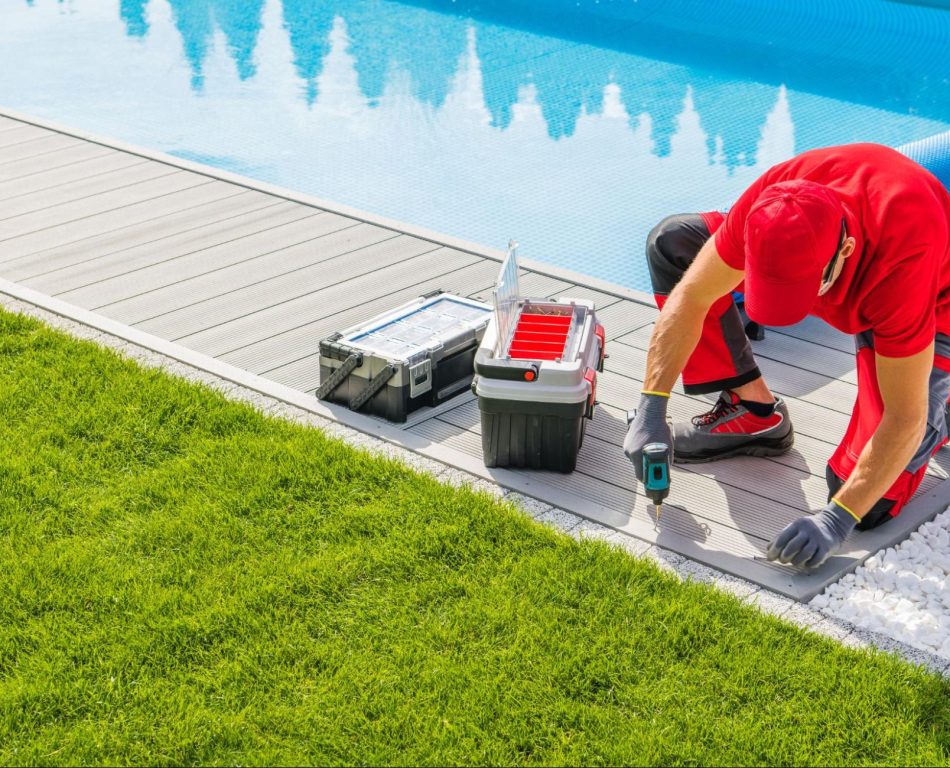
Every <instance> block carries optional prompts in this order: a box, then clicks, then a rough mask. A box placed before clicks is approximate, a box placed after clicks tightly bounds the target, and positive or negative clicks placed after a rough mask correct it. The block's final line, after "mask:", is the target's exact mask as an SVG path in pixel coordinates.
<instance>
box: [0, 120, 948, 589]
mask: <svg viewBox="0 0 950 768" xmlns="http://www.w3.org/2000/svg"><path fill="white" fill-rule="evenodd" d="M342 210H344V209H342V208H339V207H336V206H332V205H327V204H322V205H321V204H316V203H314V201H312V200H310V199H308V198H306V197H303V196H300V195H296V194H295V193H292V192H289V191H286V190H284V191H281V190H275V189H273V188H269V187H266V186H264V185H258V184H256V183H255V182H252V181H250V180H245V179H239V178H236V177H232V176H229V175H227V174H221V173H220V172H218V171H215V170H213V169H210V168H207V169H205V168H202V167H199V166H195V165H193V164H190V163H184V162H181V161H177V160H175V159H173V158H167V157H164V156H160V155H156V154H153V153H149V152H145V151H141V150H135V149H134V148H128V147H122V146H120V145H117V144H115V143H112V142H103V141H101V140H96V139H94V138H92V137H86V136H82V135H79V134H75V133H74V132H67V131H65V130H64V129H58V128H54V127H50V126H48V125H45V124H40V123H39V122H38V121H32V120H30V121H28V120H27V119H25V118H23V117H22V116H0V278H2V279H3V280H5V281H9V283H11V284H15V285H17V286H22V287H23V288H25V289H27V290H29V291H32V292H37V294H36V295H42V296H47V297H52V299H53V300H55V302H56V306H57V307H60V308H62V307H66V308H67V309H66V310H62V309H60V311H65V312H68V308H69V307H75V308H77V309H78V310H85V311H86V312H91V313H94V315H95V316H97V317H103V318H106V319H108V320H109V321H110V322H111V323H113V327H115V326H114V324H115V323H119V324H121V325H122V326H123V327H128V328H131V329H135V330H136V331H137V332H139V338H142V337H141V333H142V332H144V333H146V334H149V335H150V337H154V338H157V339H162V340H165V341H166V342H173V343H174V345H177V347H178V348H181V349H183V350H188V351H189V360H191V361H194V360H195V359H198V360H201V359H205V358H207V359H208V360H212V359H213V360H215V361H218V363H224V364H227V365H229V366H233V367H234V368H235V369H240V370H242V371H246V372H249V373H250V374H254V375H257V376H259V377H262V380H266V381H269V382H275V383H276V384H278V385H283V386H284V387H288V388H291V389H293V390H296V391H299V392H302V393H310V394H312V393H313V392H314V390H315V389H316V388H317V386H318V384H319V361H318V355H317V343H318V341H319V339H320V338H322V337H323V336H326V335H328V334H329V333H331V332H333V331H335V330H340V329H343V328H345V327H347V326H351V325H354V324H356V323H359V322H361V321H362V320H365V319H367V318H369V317H371V316H373V315H375V314H378V313H379V312H381V311H383V310H385V309H388V308H391V307H393V306H395V305H397V304H399V303H401V302H404V301H407V300H409V299H411V298H413V297H416V296H419V295H421V294H423V293H426V292H428V291H430V290H433V289H436V288H439V289H442V290H446V291H452V292H455V293H459V294H463V295H467V296H473V297H478V298H483V299H487V298H488V297H489V296H490V290H491V286H492V284H493V282H494V280H495V278H496V276H497V273H498V269H499V262H498V254H497V253H495V252H493V251H486V250H483V249H480V248H478V247H475V246H472V247H466V246H464V245H460V244H459V243H457V242H455V241H453V240H451V239H450V238H447V237H441V236H439V235H437V234H434V233H426V232H421V231H420V230H417V229H414V228H412V227H409V226H405V227H400V226H398V225H394V224H393V223H391V222H387V223H380V221H379V220H374V219H372V217H369V216H359V215H358V214H354V213H353V212H351V211H345V212H341V211H342ZM632 250H635V248H633V249H632ZM520 280H521V287H522V292H523V293H527V294H530V295H532V296H536V297H542V296H544V297H554V296H574V297H579V298H588V299H593V300H594V301H595V302H596V305H597V310H598V316H599V317H600V319H601V321H602V322H603V324H604V325H605V327H606V330H607V337H608V345H607V346H608V349H607V351H608V354H609V358H608V360H607V366H606V371H605V372H604V374H602V376H601V377H600V379H599V382H598V397H599V399H600V406H599V408H598V409H597V413H596V416H595V418H594V420H593V422H592V423H591V424H590V425H589V428H588V432H587V437H586V439H585V442H584V446H583V449H582V450H581V453H580V456H579V465H578V469H577V470H576V471H575V472H574V473H572V474H568V475H562V474H557V473H551V472H531V471H515V470H487V469H485V467H484V466H483V465H482V463H481V444H480V435H479V416H478V407H477V403H476V402H475V401H474V400H473V398H472V396H471V395H469V394H465V395H460V396H459V397H457V398H456V399H454V400H453V401H451V402H450V403H448V404H445V405H443V406H441V407H439V408H438V409H434V410H433V409H423V410H422V411H420V412H417V413H416V414H414V415H413V417H412V418H411V419H410V420H409V422H408V423H407V424H406V425H401V426H398V427H397V426H395V425H388V424H383V423H380V424H378V425H377V426H375V427H373V428H372V430H371V431H374V432H376V433H377V434H380V435H382V436H384V437H386V438H387V439H390V440H393V441H395V442H400V443H403V444H404V445H407V446H408V447H410V448H412V449H414V450H418V451H420V452H422V453H425V454H426V455H429V456H432V457H435V458H438V459H439V460H441V461H444V462H446V463H450V464H453V465H455V466H459V467H461V468H463V469H466V470H469V471H472V472H475V473H476V474H480V475H482V476H484V477H487V478H491V479H494V480H495V481H497V482H499V483H500V484H502V485H504V486H506V487H509V488H513V489H515V490H518V491H521V492H523V493H527V494H528V495H530V496H533V497H535V498H538V499H540V500H542V501H544V502H547V503H550V504H552V505H555V506H558V507H561V508H565V509H568V510H570V511H572V512H574V513H577V514H579V515H581V516H583V517H586V518H589V519H592V520H594V521H597V522H599V523H602V524H606V525H608V526H611V527H613V528H615V529H617V530H618V531H621V532H622V533H625V534H629V535H633V536H637V537H639V538H642V539H645V540H647V541H650V542H654V543H657V544H659V545H661V546H663V547H666V548H668V549H671V550H673V551H676V552H679V553H681V554H685V555H687V556H689V557H692V558H694V559H696V560H699V561H701V562H704V563H707V564H710V565H713V566H715V567H717V568H720V569H722V570H725V571H728V572H731V573H734V574H737V575H740V576H743V577H745V578H748V579H751V580H753V581H756V582H758V583H760V584H763V585H765V586H767V587H770V588H772V589H774V590H777V591H779V592H782V593H784V594H788V595H790V596H793V597H796V598H799V599H804V598H807V597H809V596H810V595H812V594H814V593H815V592H816V591H817V590H819V589H820V588H821V587H822V586H823V585H824V584H826V583H827V582H828V581H830V580H833V579H834V578H836V577H837V576H838V575H840V574H841V573H842V572H843V571H845V570H848V569H850V568H853V567H854V566H855V565H856V564H857V563H858V562H859V561H860V560H862V559H863V558H864V557H866V556H867V554H868V553H869V552H870V551H874V550H876V549H877V548H879V547H880V546H884V545H887V544H890V543H892V542H893V541H895V540H898V539H900V538H903V537H904V536H906V535H907V533H908V532H909V531H910V530H911V529H912V528H914V527H916V526H917V525H919V524H920V522H922V521H923V520H925V519H927V518H929V517H931V516H932V515H933V514H935V513H936V511H938V508H942V507H943V506H946V503H947V498H946V496H947V493H948V488H947V486H948V484H944V483H942V482H941V481H942V480H943V479H944V478H946V477H947V474H946V472H945V471H944V469H943V468H942V467H940V466H938V464H937V463H936V462H933V463H932V464H931V467H930V471H929V474H928V476H927V478H926V480H925V482H924V486H923V488H922V490H921V491H920V492H919V494H918V500H917V502H915V504H914V505H913V506H912V507H911V508H909V509H908V511H907V512H906V513H905V514H904V515H902V516H901V517H900V518H898V519H897V520H895V521H893V522H892V523H890V524H889V525H888V526H885V527H884V529H882V530H881V531H879V532H875V533H873V534H863V535H860V536H854V537H852V540H851V542H850V545H849V546H850V548H849V550H848V551H847V552H845V553H844V554H842V555H839V556H837V557H835V558H833V559H832V560H831V561H829V563H827V564H826V565H825V566H824V567H823V568H822V569H820V570H819V571H818V572H817V573H815V574H807V575H806V574H797V573H795V572H794V571H792V570H790V569H788V568H786V567H783V566H777V565H774V564H771V563H768V562H765V561H764V560H763V559H761V558H762V555H763V551H764V547H765V544H766V542H767V541H768V539H769V538H770V537H771V536H773V535H774V534H775V533H776V532H777V531H778V530H780V529H781V528H782V527H783V526H784V525H785V524H786V523H788V522H790V521H791V520H793V519H795V518H796V517H798V516H799V515H801V514H802V512H803V511H806V510H809V509H814V508H817V507H821V506H823V505H824V503H825V496H826V490H825V482H824V462H825V460H826V459H827V457H828V456H829V454H830V453H831V451H832V450H833V448H834V445H835V443H836V442H837V440H838V438H839V437H840V435H841V434H843V432H844V429H845V425H846V423H847V420H848V416H849V413H850V410H851V406H852V403H853V401H854V396H855V378H854V370H853V359H852V351H851V350H852V347H851V340H850V339H849V338H847V337H845V336H843V335H841V334H838V333H837V332H835V331H833V330H832V329H830V328H829V327H827V326H825V325H823V324H821V323H819V322H817V321H815V322H812V321H806V322H805V323H802V324H800V325H798V326H795V327H793V328H790V329H783V330H782V331H781V332H779V331H776V330H771V329H770V330H769V331H768V333H767V335H766V339H765V340H764V341H762V342H757V343H756V344H755V351H756V353H757V356H758V358H759V361H760V365H761V368H762V369H763V371H764V373H765V375H766V378H767V380H768V381H769V383H770V385H771V386H772V388H773V389H774V390H775V391H777V392H779V393H781V394H782V395H783V396H784V397H785V398H786V399H787V400H788V401H789V409H790V411H791V414H792V417H793V419H794V422H795V425H796V429H797V441H796V445H795V448H794V449H793V450H792V451H791V452H790V453H789V454H787V455H786V456H782V457H779V458H776V459H750V458H736V459H730V460H727V461H721V462H717V463H714V464H708V465H694V466H691V467H688V468H684V469H680V468H677V469H676V470H674V473H673V479H672V482H673V485H672V493H671V495H670V498H669V500H668V503H667V504H666V505H665V507H664V513H663V517H662V519H661V521H660V523H659V525H657V524H656V522H655V521H654V518H653V516H652V507H651V506H649V505H648V502H647V500H646V499H645V498H644V496H643V495H642V493H640V492H639V490H638V488H637V484H636V482H635V478H634V474H633V471H632V467H631V466H630V464H629V462H628V461H627V460H626V459H625V457H624V455H623V453H622V451H621V448H620V446H621V442H622V439H623V435H624V432H625V429H626V423H625V412H626V410H627V409H628V408H631V407H633V406H634V405H635V404H636V401H637V399H638V392H639V390H640V388H641V380H640V377H641V375H642V372H643V369H644V363H645V356H646V352H645V350H646V347H647V342H648V340H649V336H650V332H651V329H652V325H653V321H654V318H655V316H656V310H655V309H654V308H653V307H652V306H651V305H649V304H648V303H646V302H645V301H637V300H636V296H635V295H634V294H632V293H631V292H630V291H627V290H625V289H622V288H613V287H611V286H606V285H603V284H600V283H594V282H593V281H589V280H586V279H584V278H583V277H581V276H579V275H573V276H572V275H570V274H566V273H564V272H563V271H559V270H549V269H545V268H543V267H540V266H538V265H536V264H534V263H532V266H531V268H528V269H523V270H522V274H521V278H520ZM8 292H10V291H8ZM312 405H313V407H314V409H316V410H320V411H321V412H325V413H330V414H331V415H333V416H334V417H335V418H338V419H340V420H343V421H349V422H351V423H355V424H356V425H357V426H360V425H362V428H365V427H366V424H367V423H369V421H371V420H368V419H366V418H365V417H363V418H361V419H360V418H354V417H352V416H351V415H350V414H348V412H346V411H344V410H342V409H340V408H330V409H327V408H326V406H324V405H322V404H319V403H318V402H317V401H316V400H315V399H314V400H313V403H312ZM709 407H710V405H709V401H708V400H704V399H701V398H693V397H689V396H686V395H684V394H683V393H682V391H679V393H678V395H677V396H676V397H674V398H673V400H672V413H673V416H674V417H675V418H679V419H682V418H687V417H689V416H691V415H694V414H695V413H697V412H700V411H703V410H707V409H708V408H709ZM939 460H940V461H941V462H942V461H944V460H945V459H944V458H943V457H942V456H941V457H940V459H939Z"/></svg>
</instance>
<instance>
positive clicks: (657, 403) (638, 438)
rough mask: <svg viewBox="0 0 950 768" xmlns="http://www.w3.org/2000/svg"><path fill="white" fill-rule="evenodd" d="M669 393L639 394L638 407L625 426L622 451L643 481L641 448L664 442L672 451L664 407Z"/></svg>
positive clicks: (671, 436) (639, 478) (668, 399)
mask: <svg viewBox="0 0 950 768" xmlns="http://www.w3.org/2000/svg"><path fill="white" fill-rule="evenodd" d="M669 402H670V397H669V395H657V394H653V393H650V392H644V393H643V394H642V395H640V407H639V408H637V410H636V411H635V414H636V415H635V416H634V417H633V419H631V421H630V426H629V427H628V428H627V436H626V437H625V438H624V441H623V452H624V453H625V454H627V458H628V459H630V461H632V462H633V471H634V472H636V473H637V480H639V481H640V482H643V449H644V448H645V447H646V446H647V445H649V444H650V443H666V444H667V445H668V446H669V448H670V453H671V454H672V451H673V433H672V431H671V430H670V425H669V424H667V423H666V407H667V405H668V404H669Z"/></svg>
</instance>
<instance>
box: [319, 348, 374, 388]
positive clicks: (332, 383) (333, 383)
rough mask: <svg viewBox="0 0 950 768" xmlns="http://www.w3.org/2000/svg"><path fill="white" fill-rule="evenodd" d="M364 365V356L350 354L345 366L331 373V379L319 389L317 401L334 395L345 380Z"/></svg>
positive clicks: (354, 353)
mask: <svg viewBox="0 0 950 768" xmlns="http://www.w3.org/2000/svg"><path fill="white" fill-rule="evenodd" d="M362 364H363V356H362V355H360V354H357V353H356V352H353V353H352V354H350V355H349V356H348V357H347V358H346V359H345V360H344V361H343V365H341V366H340V367H339V368H337V369H336V370H335V371H334V372H333V373H331V374H330V377H329V378H328V379H327V380H326V381H325V382H323V384H321V385H320V387H319V388H318V389H317V399H318V400H326V399H327V398H328V397H329V396H330V395H332V394H333V392H334V390H335V389H336V388H337V387H339V386H340V384H342V383H343V381H344V379H346V377H347V376H349V375H350V374H351V373H352V372H353V370H354V369H356V368H359V367H360V366H361V365H362Z"/></svg>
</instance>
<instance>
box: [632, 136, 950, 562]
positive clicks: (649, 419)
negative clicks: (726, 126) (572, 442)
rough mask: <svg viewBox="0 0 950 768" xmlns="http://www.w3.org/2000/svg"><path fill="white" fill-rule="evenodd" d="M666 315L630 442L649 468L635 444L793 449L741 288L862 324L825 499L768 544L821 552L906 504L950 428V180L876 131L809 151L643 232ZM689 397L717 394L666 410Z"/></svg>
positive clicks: (754, 312)
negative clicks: (724, 197) (752, 340)
mask: <svg viewBox="0 0 950 768" xmlns="http://www.w3.org/2000/svg"><path fill="white" fill-rule="evenodd" d="M647 258H648V261H649V265H650V275H651V279H652V282H653V289H654V293H655V295H656V300H657V304H658V306H659V307H660V314H659V317H658V318H657V322H656V327H655V329H654V332H653V337H652V339H651V341H650V348H649V352H648V355H647V370H646V375H645V377H644V387H643V392H642V395H641V400H640V406H639V408H638V409H637V411H636V416H635V418H634V419H633V421H632V422H631V424H630V427H629V429H628V432H627V436H626V439H625V441H624V451H625V453H626V454H627V456H628V457H629V458H630V460H631V461H632V462H633V464H634V467H635V471H636V472H637V477H638V478H640V479H642V477H641V475H642V462H643V447H644V446H645V445H647V444H648V443H651V442H666V443H668V444H670V443H672V445H673V454H674V461H677V462H698V461H711V460H714V459H718V458H722V457H725V456H735V455H740V454H747V455H752V456H774V455H778V454H781V453H784V452H785V451H788V450H789V449H790V448H791V447H792V443H793V440H794V433H793V430H792V424H791V421H790V419H789V414H788V410H787V409H786V406H785V403H784V402H783V401H782V400H781V398H777V397H775V396H774V395H773V394H772V392H771V391H770V389H769V387H768V385H767V383H766V382H765V380H764V379H763V378H762V376H761V374H760V372H759V369H758V367H757V366H756V363H755V359H754V358H753V355H752V350H751V347H750V345H749V342H748V339H747V338H746V336H745V334H744V332H743V328H742V324H741V320H740V317H739V313H738V310H737V309H736V306H735V303H734V302H733V299H732V295H731V292H732V291H733V290H734V289H739V290H742V291H743V292H744V294H745V308H746V312H747V314H748V315H749V317H750V319H752V320H754V321H756V322H758V323H760V324H763V325H771V326H781V325H791V324H793V323H797V322H799V321H800V320H802V319H804V318H805V317H806V316H807V315H809V314H811V315H815V316H817V317H820V318H822V319H823V320H825V321H826V322H828V323H829V324H830V325H832V326H833V327H835V328H837V329H838V330H841V331H844V332H845V333H850V334H854V336H855V341H856V347H857V375H858V395H857V400H856V403H855V406H854V411H853V414H852V417H851V422H850V424H849V426H848V429H847V431H846V433H845V435H844V438H843V440H842V442H841V444H840V445H839V446H838V448H837V450H836V451H835V452H834V454H833V455H832V456H831V458H830V459H829V461H828V466H827V469H826V479H827V481H828V491H829V493H828V504H827V506H825V507H824V508H823V509H822V510H820V511H817V512H816V513H813V514H811V515H806V516H804V517H802V518H800V519H798V520H796V521H795V522H793V523H791V524H790V525H788V526H787V527H786V528H785V529H784V530H783V531H781V532H780V533H779V535H778V536H777V537H776V538H775V539H774V540H773V541H772V542H771V543H770V544H769V548H768V557H769V559H771V560H776V559H777V560H779V561H780V562H783V563H790V564H793V565H796V566H803V567H806V568H813V567H817V566H818V565H820V564H821V563H822V562H824V560H825V559H826V558H827V557H828V556H829V555H830V554H832V553H833V552H835V551H836V550H837V549H838V548H839V547H840V546H841V544H842V542H843V541H844V539H845V537H846V536H847V535H848V534H849V533H850V532H851V530H852V529H853V528H855V527H857V528H858V529H860V530H867V529H870V528H874V527H876V526H878V525H881V524H882V523H884V522H886V521H887V520H889V519H890V518H891V517H894V516H896V515H897V514H898V513H899V512H900V511H901V508H902V506H903V505H904V504H905V503H906V502H907V501H908V500H909V499H910V497H911V496H912V495H913V493H914V491H915V490H916V489H917V487H918V485H919V484H920V481H921V479H922V478H923V474H924V472H925V471H926V468H927V462H928V460H929V458H930V456H931V455H932V454H933V453H934V452H935V451H936V450H937V449H938V448H939V447H940V446H942V445H943V444H944V443H945V442H946V441H947V423H946V422H947V419H946V416H945V406H946V403H947V399H948V396H950V194H948V192H947V190H946V189H945V188H944V187H943V186H942V185H941V183H940V182H939V181H938V180H937V179H936V178H935V177H934V176H933V175H931V174H930V173H929V172H928V171H926V170H925V169H923V168H922V167H920V166H919V165H917V164H916V163H914V162H913V161H911V160H909V159H907V158H906V157H904V156H903V155H901V154H900V153H898V152H896V151H895V150H893V149H889V148H887V147H883V146H879V145H875V144H853V145H847V146H841V147H830V148H826V149H817V150H812V151H810V152H805V153H803V154H801V155H799V156H797V157H795V158H793V159H791V160H788V161H786V162H784V163H780V164H779V165H776V166H775V167H773V168H771V169H770V170H768V171H766V173H765V174H764V175H763V176H762V177H761V178H759V179H758V180H757V181H755V182H754V183H753V184H752V186H750V187H749V188H748V189H747V190H746V192H745V193H743V195H742V196H741V197H740V198H739V200H738V201H737V202H736V203H735V205H734V206H733V207H732V208H731V209H730V210H729V212H728V214H726V215H725V216H723V215H722V214H719V213H705V214H699V215H682V216H672V217H669V218H667V219H665V220H664V221H662V222H661V223H660V224H659V225H658V226H657V227H656V228H655V229H654V230H653V232H652V233H651V234H650V236H649V238H648V242H647ZM680 374H682V376H683V385H684V388H685V390H686V392H687V393H690V394H701V393H708V392H717V391H720V390H722V394H721V395H720V398H719V401H718V402H717V403H716V405H715V406H714V407H713V409H712V410H710V411H709V412H708V413H705V414H702V415H700V416H697V417H695V418H693V419H692V421H691V423H687V424H675V425H673V428H672V434H671V430H670V427H669V426H668V424H667V421H666V410H667V403H668V400H669V396H670V391H671V390H672V388H673V385H674V383H675V382H676V379H677V377H678V376H679V375H680Z"/></svg>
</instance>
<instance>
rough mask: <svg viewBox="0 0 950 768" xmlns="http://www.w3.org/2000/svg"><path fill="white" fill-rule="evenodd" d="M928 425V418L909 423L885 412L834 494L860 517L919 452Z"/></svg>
mask: <svg viewBox="0 0 950 768" xmlns="http://www.w3.org/2000/svg"><path fill="white" fill-rule="evenodd" d="M925 428H926V418H924V419H922V420H920V421H918V422H916V423H915V422H910V423H908V422H907V421H906V420H904V419H898V418H893V417H888V415H887V413H886V412H885V414H884V416H883V418H882V419H881V423H880V424H879V425H878V427H877V430H875V432H874V435H873V436H872V437H871V439H870V440H868V442H867V444H866V445H865V446H864V450H863V451H861V455H860V456H859V457H858V463H857V465H856V466H855V468H854V471H853V472H852V473H851V476H850V477H849V478H848V480H847V482H845V483H844V485H843V486H842V487H841V490H840V491H839V492H838V493H836V494H835V498H836V499H837V500H838V501H840V502H841V503H842V504H844V505H845V506H846V507H847V508H848V509H849V510H851V511H852V512H854V514H856V515H857V516H858V517H864V515H866V514H867V513H868V512H869V511H870V509H871V507H872V506H874V504H875V503H876V502H877V501H878V499H880V498H881V497H882V496H883V495H884V494H885V493H886V492H887V490H888V488H890V487H891V485H893V484H894V481H895V480H896V479H897V478H898V476H899V475H900V473H901V472H903V471H904V469H905V468H906V467H907V464H908V463H909V462H910V460H911V458H913V456H914V454H915V453H916V452H917V448H918V447H919V446H920V443H921V440H922V439H923V435H924V429H925Z"/></svg>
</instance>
